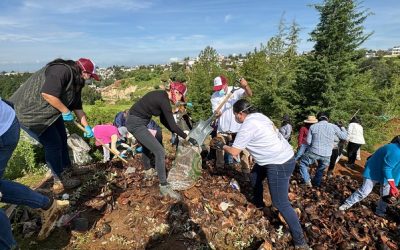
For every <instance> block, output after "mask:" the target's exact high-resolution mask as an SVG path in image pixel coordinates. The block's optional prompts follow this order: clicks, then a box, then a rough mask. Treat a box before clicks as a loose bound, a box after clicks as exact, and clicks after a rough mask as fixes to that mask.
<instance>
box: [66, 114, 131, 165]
mask: <svg viewBox="0 0 400 250" xmlns="http://www.w3.org/2000/svg"><path fill="white" fill-rule="evenodd" d="M74 123H75V125H76V126H77V127H78V128H79V129H80V130H82V131H83V132H86V130H85V128H84V127H82V125H80V124H79V123H77V122H76V121H74ZM95 139H96V141H97V142H98V143H100V144H101V146H103V147H105V148H106V149H108V150H109V151H110V152H111V153H113V154H114V155H116V156H117V157H118V158H120V159H121V161H123V162H125V163H128V161H127V160H125V159H124V158H122V157H121V156H120V155H119V152H115V150H113V149H112V148H110V147H109V146H108V145H106V144H104V143H103V142H102V141H101V140H100V139H97V138H96V137H95Z"/></svg>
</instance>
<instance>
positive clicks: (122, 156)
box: [119, 153, 128, 159]
mask: <svg viewBox="0 0 400 250" xmlns="http://www.w3.org/2000/svg"><path fill="white" fill-rule="evenodd" d="M119 156H120V157H121V158H124V159H126V158H128V157H127V156H126V154H124V153H121V154H119Z"/></svg>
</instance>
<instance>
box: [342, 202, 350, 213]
mask: <svg viewBox="0 0 400 250" xmlns="http://www.w3.org/2000/svg"><path fill="white" fill-rule="evenodd" d="M349 208H351V206H350V205H348V204H346V203H344V204H343V205H341V206H340V207H339V210H340V211H346V210H347V209H349Z"/></svg>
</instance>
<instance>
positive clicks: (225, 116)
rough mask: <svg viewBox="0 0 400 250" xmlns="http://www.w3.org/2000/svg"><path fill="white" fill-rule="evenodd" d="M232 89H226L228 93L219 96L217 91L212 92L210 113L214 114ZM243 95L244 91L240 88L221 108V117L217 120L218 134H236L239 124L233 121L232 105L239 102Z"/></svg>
mask: <svg viewBox="0 0 400 250" xmlns="http://www.w3.org/2000/svg"><path fill="white" fill-rule="evenodd" d="M231 90H232V87H228V93H225V95H220V94H219V92H218V91H216V92H214V93H213V94H212V96H211V105H212V111H213V112H215V110H216V109H217V107H218V105H219V104H220V103H221V102H222V101H223V100H224V98H225V97H226V96H227V95H228V94H229V93H230V92H231ZM244 94H245V91H244V89H242V88H240V89H238V90H236V91H235V92H233V95H232V96H231V97H230V98H229V100H228V101H227V102H226V103H225V105H224V106H222V108H221V113H222V115H221V116H220V117H219V118H218V132H222V133H223V132H225V133H228V132H231V133H236V132H238V131H239V129H240V126H241V125H240V123H237V122H236V121H235V116H234V115H233V109H232V107H233V104H235V102H236V101H238V100H240V99H241V98H242V97H243V95H244Z"/></svg>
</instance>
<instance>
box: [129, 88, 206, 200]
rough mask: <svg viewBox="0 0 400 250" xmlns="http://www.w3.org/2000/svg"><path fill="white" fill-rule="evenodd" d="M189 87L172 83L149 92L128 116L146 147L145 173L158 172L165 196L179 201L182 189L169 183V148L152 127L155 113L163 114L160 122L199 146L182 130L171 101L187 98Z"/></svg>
mask: <svg viewBox="0 0 400 250" xmlns="http://www.w3.org/2000/svg"><path fill="white" fill-rule="evenodd" d="M186 91H187V87H186V85H185V84H183V83H181V82H172V83H171V84H170V88H169V89H168V90H154V91H151V92H149V93H147V94H145V95H144V96H143V97H142V98H140V99H139V100H138V101H137V102H136V103H135V104H133V105H132V107H131V108H130V109H129V114H128V117H127V119H126V127H127V128H128V131H129V132H131V133H132V134H133V136H134V137H135V138H136V140H137V141H138V142H139V143H140V144H141V145H142V146H143V154H142V160H143V164H144V168H145V174H146V175H151V173H152V172H153V173H154V172H156V173H157V175H158V178H159V181H160V193H161V195H163V196H169V197H171V198H173V199H175V200H180V199H181V196H180V194H179V193H178V192H176V191H174V190H172V187H171V185H169V183H168V182H167V175H166V170H165V149H164V147H163V145H162V142H159V141H158V140H157V139H156V138H155V137H154V136H153V135H152V134H151V133H150V131H149V130H148V128H147V125H148V124H149V122H150V120H151V118H152V117H153V116H158V117H160V122H161V123H162V124H163V125H164V126H165V127H166V128H167V129H168V130H170V131H171V132H173V133H176V134H177V135H178V136H180V137H181V138H183V139H187V141H188V142H189V143H190V144H192V145H198V143H197V141H196V140H195V139H193V138H187V137H188V135H187V134H186V133H185V132H183V131H182V129H181V128H179V127H178V125H177V124H176V122H175V119H174V116H173V113H172V108H171V104H176V103H177V102H178V101H184V96H185V95H186ZM152 154H153V155H154V159H155V166H154V167H155V170H156V171H153V170H152V167H153V166H152V164H150V159H151V157H152Z"/></svg>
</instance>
